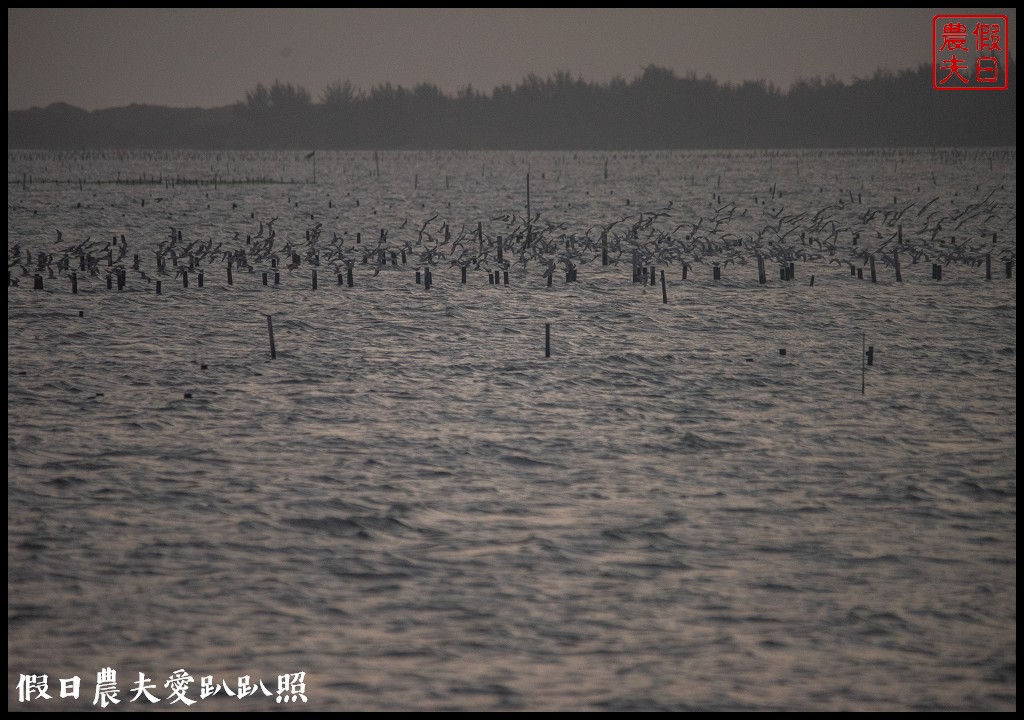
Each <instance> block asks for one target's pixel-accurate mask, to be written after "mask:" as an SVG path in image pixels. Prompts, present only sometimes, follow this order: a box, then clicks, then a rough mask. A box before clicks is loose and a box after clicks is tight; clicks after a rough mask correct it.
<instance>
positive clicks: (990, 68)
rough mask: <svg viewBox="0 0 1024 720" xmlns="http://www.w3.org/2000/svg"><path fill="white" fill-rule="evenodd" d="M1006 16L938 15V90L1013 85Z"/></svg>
mask: <svg viewBox="0 0 1024 720" xmlns="http://www.w3.org/2000/svg"><path fill="white" fill-rule="evenodd" d="M1008 32H1009V20H1008V19H1007V17H1006V16H1005V15H936V16H935V17H934V18H933V19H932V50H933V52H932V58H933V65H932V70H933V73H932V85H933V87H934V88H935V89H936V90H1005V89H1006V88H1008V87H1009V85H1010V67H1009V52H1008V50H1007V48H1008V47H1009V43H1008V42H1007V33H1008Z"/></svg>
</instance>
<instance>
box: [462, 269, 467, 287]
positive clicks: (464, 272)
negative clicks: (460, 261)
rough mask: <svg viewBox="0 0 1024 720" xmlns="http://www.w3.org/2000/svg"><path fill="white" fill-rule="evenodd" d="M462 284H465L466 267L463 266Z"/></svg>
mask: <svg viewBox="0 0 1024 720" xmlns="http://www.w3.org/2000/svg"><path fill="white" fill-rule="evenodd" d="M462 284H463V285H465V284H466V266H465V265H463V266H462Z"/></svg>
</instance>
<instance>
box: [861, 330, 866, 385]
mask: <svg viewBox="0 0 1024 720" xmlns="http://www.w3.org/2000/svg"><path fill="white" fill-rule="evenodd" d="M867 341H868V334H867V333H861V334H860V394H861V395H863V394H864V378H865V374H866V372H867V370H866V369H865V364H864V363H865V360H866V359H867V353H866V352H865V347H866V345H867Z"/></svg>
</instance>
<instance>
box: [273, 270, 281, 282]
mask: <svg viewBox="0 0 1024 720" xmlns="http://www.w3.org/2000/svg"><path fill="white" fill-rule="evenodd" d="M280 284H281V273H279V272H276V273H274V285H280Z"/></svg>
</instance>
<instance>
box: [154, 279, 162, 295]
mask: <svg viewBox="0 0 1024 720" xmlns="http://www.w3.org/2000/svg"><path fill="white" fill-rule="evenodd" d="M162 285H163V283H161V282H160V281H159V280H157V281H156V294H157V295H159V294H160V291H161V290H162V289H163V287H162Z"/></svg>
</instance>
